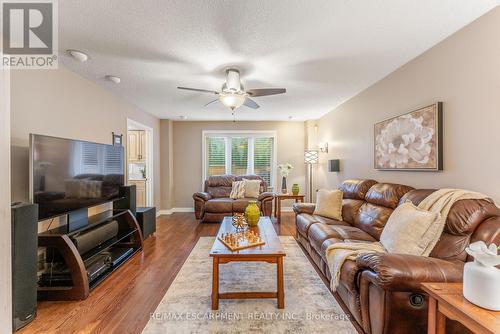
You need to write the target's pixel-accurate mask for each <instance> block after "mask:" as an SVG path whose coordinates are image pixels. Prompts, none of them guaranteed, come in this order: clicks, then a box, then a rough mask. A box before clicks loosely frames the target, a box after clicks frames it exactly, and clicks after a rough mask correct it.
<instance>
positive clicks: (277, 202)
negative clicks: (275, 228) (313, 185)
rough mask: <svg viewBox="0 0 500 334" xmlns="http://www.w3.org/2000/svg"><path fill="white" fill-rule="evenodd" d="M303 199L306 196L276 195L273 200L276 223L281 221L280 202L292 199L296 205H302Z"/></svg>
mask: <svg viewBox="0 0 500 334" xmlns="http://www.w3.org/2000/svg"><path fill="white" fill-rule="evenodd" d="M305 197H306V195H293V194H276V196H275V198H274V217H276V220H277V221H278V223H279V222H280V221H281V201H283V200H285V199H293V200H295V203H298V202H299V201H300V202H301V203H304V198H305Z"/></svg>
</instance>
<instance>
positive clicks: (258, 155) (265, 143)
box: [253, 137, 274, 184]
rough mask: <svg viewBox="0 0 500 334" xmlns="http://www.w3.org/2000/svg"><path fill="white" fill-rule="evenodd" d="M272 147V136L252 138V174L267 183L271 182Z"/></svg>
mask: <svg viewBox="0 0 500 334" xmlns="http://www.w3.org/2000/svg"><path fill="white" fill-rule="evenodd" d="M273 147H274V138H272V137H267V138H266V137H261V138H255V140H254V154H253V160H254V169H253V170H254V174H256V175H259V176H261V177H262V178H263V179H264V180H265V181H266V182H267V184H271V172H272V170H271V168H273V166H272V159H273Z"/></svg>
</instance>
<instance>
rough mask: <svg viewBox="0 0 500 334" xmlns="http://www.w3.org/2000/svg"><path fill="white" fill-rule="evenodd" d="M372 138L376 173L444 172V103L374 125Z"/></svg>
mask: <svg viewBox="0 0 500 334" xmlns="http://www.w3.org/2000/svg"><path fill="white" fill-rule="evenodd" d="M374 138H375V139H374V144H375V145H374V146H375V147H374V149H375V150H374V168H375V169H378V170H418V171H440V170H443V103H442V102H437V103H435V104H432V105H430V106H427V107H423V108H420V109H417V110H414V111H411V112H409V113H407V114H404V115H400V116H396V117H393V118H389V119H387V120H385V121H382V122H379V123H376V124H375V127H374Z"/></svg>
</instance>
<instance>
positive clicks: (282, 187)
mask: <svg viewBox="0 0 500 334" xmlns="http://www.w3.org/2000/svg"><path fill="white" fill-rule="evenodd" d="M281 192H282V193H283V194H286V193H288V190H287V189H286V176H283V179H282V180H281Z"/></svg>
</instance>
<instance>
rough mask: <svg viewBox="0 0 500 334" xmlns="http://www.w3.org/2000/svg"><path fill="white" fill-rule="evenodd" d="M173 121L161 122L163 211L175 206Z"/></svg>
mask: <svg viewBox="0 0 500 334" xmlns="http://www.w3.org/2000/svg"><path fill="white" fill-rule="evenodd" d="M173 123H174V122H173V121H171V120H168V119H162V120H161V121H160V157H161V162H160V173H161V180H160V181H161V204H160V208H161V209H165V210H166V209H171V208H172V207H173V205H174V157H173V155H174V148H173Z"/></svg>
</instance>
